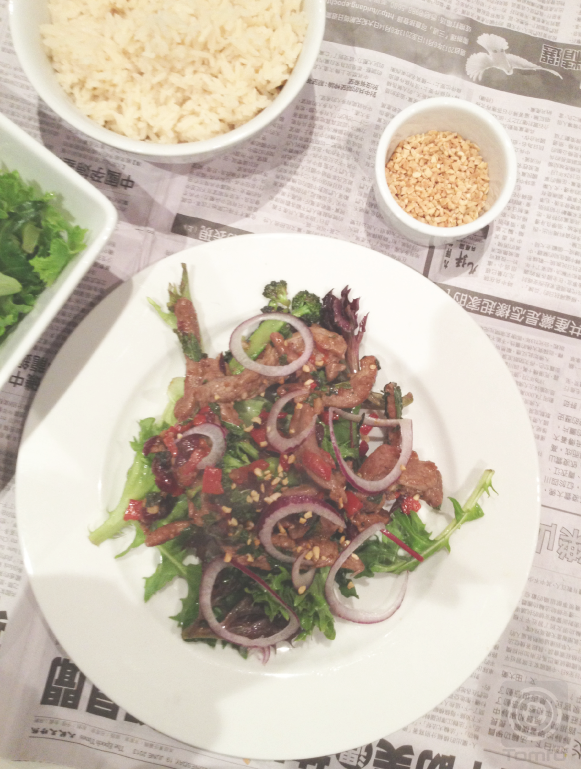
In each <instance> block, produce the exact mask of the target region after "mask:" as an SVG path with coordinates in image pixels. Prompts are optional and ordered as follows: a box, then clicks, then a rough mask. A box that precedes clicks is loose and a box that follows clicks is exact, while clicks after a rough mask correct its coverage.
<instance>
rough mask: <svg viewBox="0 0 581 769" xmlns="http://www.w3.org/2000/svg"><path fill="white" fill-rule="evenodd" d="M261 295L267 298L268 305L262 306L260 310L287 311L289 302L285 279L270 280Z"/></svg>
mask: <svg viewBox="0 0 581 769" xmlns="http://www.w3.org/2000/svg"><path fill="white" fill-rule="evenodd" d="M262 295H263V296H264V297H265V298H266V299H268V305H267V306H266V307H263V308H262V312H288V310H289V307H290V304H291V302H290V299H289V297H288V286H287V282H286V280H271V282H270V283H269V284H268V285H267V286H265V287H264V291H263V292H262Z"/></svg>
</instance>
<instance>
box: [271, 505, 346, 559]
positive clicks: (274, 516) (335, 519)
mask: <svg viewBox="0 0 581 769" xmlns="http://www.w3.org/2000/svg"><path fill="white" fill-rule="evenodd" d="M309 510H310V511H311V512H313V513H316V514H317V515H319V516H321V518H326V519H327V520H328V521H331V522H332V523H334V524H335V525H336V526H338V527H339V528H344V526H345V521H344V520H343V519H342V518H341V516H340V515H339V513H338V512H337V511H336V510H335V509H334V508H332V507H331V505H328V504H327V503H326V502H322V501H321V500H320V499H317V497H309V496H307V495H306V494H297V495H294V496H290V497H284V498H282V499H277V500H276V502H273V503H272V504H271V505H269V506H268V507H267V508H266V510H265V511H264V512H263V513H262V515H261V516H260V520H259V522H258V538H259V539H260V541H261V542H262V545H263V547H264V549H265V550H266V552H267V553H269V555H271V556H272V557H273V558H277V559H278V560H279V561H284V562H285V563H294V561H295V558H296V556H294V555H286V553H281V552H280V550H278V549H277V548H276V547H275V546H274V545H273V543H272V530H273V529H274V527H275V526H276V524H277V523H278V522H279V521H282V519H283V518H286V517H287V515H292V514H293V513H306V512H308V511H309Z"/></svg>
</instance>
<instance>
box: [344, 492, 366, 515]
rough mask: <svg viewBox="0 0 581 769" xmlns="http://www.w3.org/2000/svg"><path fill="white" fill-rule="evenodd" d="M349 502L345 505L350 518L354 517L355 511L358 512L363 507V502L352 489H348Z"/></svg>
mask: <svg viewBox="0 0 581 769" xmlns="http://www.w3.org/2000/svg"><path fill="white" fill-rule="evenodd" d="M345 494H346V495H347V504H346V505H345V512H346V513H347V517H348V518H353V516H354V515H355V513H358V512H359V511H360V510H361V508H362V507H363V502H362V501H361V500H360V499H359V497H358V496H357V495H356V494H354V493H353V492H352V491H346V492H345Z"/></svg>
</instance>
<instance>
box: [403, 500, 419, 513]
mask: <svg viewBox="0 0 581 769" xmlns="http://www.w3.org/2000/svg"><path fill="white" fill-rule="evenodd" d="M400 505H401V511H402V513H405V514H406V515H409V514H410V513H411V512H412V510H413V512H414V513H417V512H418V511H419V510H420V509H421V507H422V506H421V504H420V500H419V499H414V498H413V497H402V498H401V502H400Z"/></svg>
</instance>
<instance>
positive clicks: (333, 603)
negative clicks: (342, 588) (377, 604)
mask: <svg viewBox="0 0 581 769" xmlns="http://www.w3.org/2000/svg"><path fill="white" fill-rule="evenodd" d="M384 525H385V524H383V523H373V524H372V525H371V526H369V527H368V528H367V529H365V531H362V532H361V533H360V534H358V535H357V536H356V537H355V539H354V540H353V541H352V542H351V544H350V545H349V546H348V547H346V548H345V550H343V552H342V553H341V554H340V555H339V557H338V558H337V560H336V561H335V563H334V564H333V565H332V566H331V570H330V571H329V575H328V576H327V581H326V582H325V597H326V599H327V603H328V604H329V606H330V608H331V611H332V612H333V614H336V615H337V616H338V617H341V618H342V619H347V620H349V621H350V622H358V623H360V624H363V625H372V624H374V623H375V622H383V621H384V620H386V619H388V618H389V617H391V616H392V615H393V614H395V612H396V611H397V610H398V609H399V607H400V606H401V605H402V602H403V599H404V596H405V593H406V589H407V582H408V572H407V571H405V572H403V574H402V579H401V583H402V584H401V587H400V590H399V593H398V594H397V596H396V597H395V599H394V600H393V601H392V602H391V604H390V605H389V606H388V607H387V608H386V609H383V610H382V611H378V612H370V611H366V610H365V609H355V608H352V607H350V606H345V605H344V604H343V603H341V600H340V598H339V596H338V595H337V585H336V583H335V576H336V574H337V572H338V571H339V569H340V568H341V566H342V565H343V564H344V563H345V561H346V560H347V559H348V558H349V556H350V555H351V554H352V553H354V552H355V550H357V548H358V547H359V546H360V545H362V544H363V542H365V541H366V540H368V539H370V538H371V537H372V536H373V535H374V534H377V532H378V531H381V529H382V528H383V526H384Z"/></svg>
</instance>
